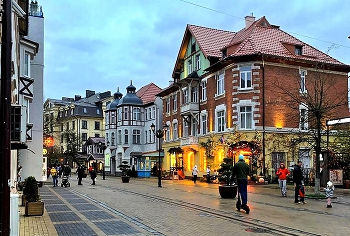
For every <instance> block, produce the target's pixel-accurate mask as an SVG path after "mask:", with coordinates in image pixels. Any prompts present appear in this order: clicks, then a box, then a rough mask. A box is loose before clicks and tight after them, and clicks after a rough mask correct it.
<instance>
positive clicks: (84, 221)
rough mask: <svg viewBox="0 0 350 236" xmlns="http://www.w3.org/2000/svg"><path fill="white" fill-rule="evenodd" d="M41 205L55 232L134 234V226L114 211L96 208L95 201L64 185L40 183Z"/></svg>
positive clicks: (71, 233) (60, 233)
mask: <svg viewBox="0 0 350 236" xmlns="http://www.w3.org/2000/svg"><path fill="white" fill-rule="evenodd" d="M40 193H41V197H42V199H43V201H44V202H45V209H46V211H47V213H48V215H49V217H50V219H51V221H52V222H53V224H54V226H55V229H56V231H57V234H58V235H59V236H66V235H67V236H68V235H69V236H71V235H77V236H80V235H84V236H85V235H86V236H94V235H100V234H99V233H98V232H99V231H101V232H103V233H104V234H105V235H135V234H139V233H140V231H138V230H137V229H136V228H134V227H132V226H131V225H129V224H127V223H125V222H123V221H121V220H120V219H119V218H118V216H117V215H114V214H113V213H111V212H109V211H107V210H106V209H103V208H99V207H98V206H96V204H95V203H92V202H89V201H88V200H86V199H83V198H82V197H81V196H79V195H77V194H75V193H72V192H69V191H68V189H65V188H55V189H54V191H51V189H50V187H48V186H44V187H43V188H41V190H40Z"/></svg>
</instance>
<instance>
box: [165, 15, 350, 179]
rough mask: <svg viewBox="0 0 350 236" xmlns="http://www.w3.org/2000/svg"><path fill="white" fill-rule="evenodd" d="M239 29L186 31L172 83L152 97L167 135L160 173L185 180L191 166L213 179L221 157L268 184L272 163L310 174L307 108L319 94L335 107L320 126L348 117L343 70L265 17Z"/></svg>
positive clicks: (248, 19)
mask: <svg viewBox="0 0 350 236" xmlns="http://www.w3.org/2000/svg"><path fill="white" fill-rule="evenodd" d="M245 22H246V25H245V28H243V29H242V30H240V31H238V32H237V33H235V32H229V31H224V30H218V29H210V28H206V27H201V26H194V25H187V27H186V30H185V34H184V37H183V40H182V44H181V47H180V49H179V54H178V57H177V59H176V63H175V66H174V71H173V79H174V82H173V84H172V85H170V86H169V87H167V88H165V89H164V90H162V92H160V93H159V94H158V96H160V97H161V98H162V99H163V107H164V109H163V123H166V124H167V125H168V126H169V127H170V130H169V131H167V132H166V135H165V140H164V143H163V149H164V152H165V158H164V161H163V162H164V164H163V169H166V170H170V171H172V170H175V169H177V170H180V171H183V172H184V175H185V176H190V175H191V170H192V168H193V166H194V165H195V164H196V165H198V167H199V170H200V174H203V175H204V174H205V169H206V167H207V165H210V167H211V169H212V171H213V170H215V169H218V168H219V166H220V163H221V162H222V160H223V158H224V157H233V158H234V160H235V161H237V158H238V155H239V154H243V155H244V156H245V161H246V162H247V163H249V165H250V167H251V176H259V175H270V176H273V175H274V172H275V169H276V167H277V166H278V165H279V163H281V162H284V163H286V164H287V166H292V165H293V164H294V163H295V161H297V160H298V159H301V160H303V163H304V168H305V169H309V170H312V169H313V168H314V158H313V156H314V155H315V154H314V153H315V152H314V149H313V148H312V144H310V143H309V142H307V141H306V138H305V137H306V135H311V133H312V130H314V129H315V124H316V120H315V119H314V117H313V116H312V114H313V113H315V108H314V107H313V103H312V101H311V100H312V99H315V100H316V101H315V102H317V101H318V100H317V99H318V96H319V95H320V94H321V95H322V98H320V99H321V100H322V99H323V100H322V101H324V102H328V103H329V104H332V103H333V104H336V106H334V107H332V106H331V105H330V107H332V109H330V108H329V109H328V108H327V109H328V110H327V111H322V112H323V113H322V114H323V116H322V117H323V118H328V119H330V118H334V117H345V116H348V115H349V108H348V100H347V98H348V85H347V83H348V72H349V71H350V66H348V65H345V64H343V63H341V62H339V61H337V60H336V59H334V58H332V57H330V56H328V55H327V54H325V53H323V52H321V51H319V50H317V49H315V48H314V47H312V46H310V45H308V44H306V43H304V42H302V41H301V40H299V39H297V38H295V37H293V36H291V35H289V34H288V33H286V32H284V31H282V30H281V29H280V28H279V27H278V26H274V25H271V24H270V23H269V22H268V21H267V19H266V18H265V17H262V18H260V19H258V20H255V17H253V16H247V17H246V21H245ZM320 81H322V84H323V87H322V84H321V83H320ZM325 87H326V89H325ZM323 123H324V121H323ZM301 137H304V138H301Z"/></svg>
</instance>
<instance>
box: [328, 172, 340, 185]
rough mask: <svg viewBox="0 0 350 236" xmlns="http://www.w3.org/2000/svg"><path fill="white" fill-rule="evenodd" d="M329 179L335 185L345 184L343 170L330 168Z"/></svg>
mask: <svg viewBox="0 0 350 236" xmlns="http://www.w3.org/2000/svg"><path fill="white" fill-rule="evenodd" d="M329 180H330V181H331V182H332V183H333V185H343V170H330V171H329Z"/></svg>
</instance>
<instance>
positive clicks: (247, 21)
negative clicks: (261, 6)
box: [244, 13, 255, 29]
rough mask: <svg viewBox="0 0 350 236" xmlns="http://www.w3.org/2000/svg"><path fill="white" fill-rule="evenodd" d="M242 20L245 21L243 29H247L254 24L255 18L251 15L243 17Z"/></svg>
mask: <svg viewBox="0 0 350 236" xmlns="http://www.w3.org/2000/svg"><path fill="white" fill-rule="evenodd" d="M244 19H245V28H246V29H248V28H249V26H251V25H252V24H253V23H254V21H255V16H253V13H252V15H251V16H246V17H244Z"/></svg>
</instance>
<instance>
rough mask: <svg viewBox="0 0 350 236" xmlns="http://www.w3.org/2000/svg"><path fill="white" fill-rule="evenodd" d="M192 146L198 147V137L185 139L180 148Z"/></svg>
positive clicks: (181, 141) (182, 139)
mask: <svg viewBox="0 0 350 236" xmlns="http://www.w3.org/2000/svg"><path fill="white" fill-rule="evenodd" d="M191 145H198V137H196V136H190V137H183V138H181V139H180V146H181V147H183V146H191Z"/></svg>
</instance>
